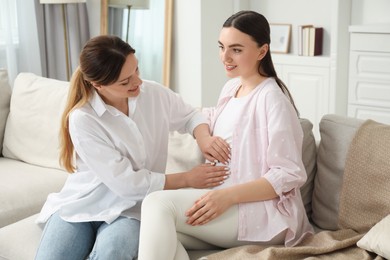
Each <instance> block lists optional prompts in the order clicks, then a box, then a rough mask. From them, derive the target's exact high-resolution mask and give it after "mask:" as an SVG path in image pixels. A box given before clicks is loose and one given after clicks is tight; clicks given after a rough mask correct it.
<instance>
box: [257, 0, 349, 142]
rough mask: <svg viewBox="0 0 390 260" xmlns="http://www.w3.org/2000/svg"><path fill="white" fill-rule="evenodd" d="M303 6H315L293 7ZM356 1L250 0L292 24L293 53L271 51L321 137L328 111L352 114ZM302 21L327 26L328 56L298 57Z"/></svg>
mask: <svg viewBox="0 0 390 260" xmlns="http://www.w3.org/2000/svg"><path fill="white" fill-rule="evenodd" d="M298 5H299V6H303V5H304V6H306V7H307V8H308V10H311V11H310V12H308V13H307V15H302V13H300V12H294V11H293V12H292V11H291V10H295V8H296V6H298ZM317 5H318V7H317ZM351 6H352V3H351V0H330V1H321V2H313V1H310V0H299V1H284V0H261V1H258V0H252V1H250V7H251V9H254V10H256V11H259V12H260V13H262V14H264V16H265V17H267V19H268V21H269V22H270V23H291V24H292V37H291V45H290V47H291V48H290V53H288V54H276V53H272V59H273V62H274V65H275V69H276V71H277V73H278V76H279V77H280V78H281V79H282V80H283V82H284V83H285V84H286V85H287V87H288V88H289V90H290V91H291V94H292V96H293V98H294V101H295V104H296V106H297V107H298V109H299V112H300V115H301V117H302V118H307V119H309V120H310V121H311V122H312V123H313V134H314V136H315V137H316V139H317V140H319V139H320V133H319V131H318V128H319V127H318V126H319V123H320V121H321V118H322V117H323V116H324V115H325V114H340V115H347V106H348V55H349V33H348V28H349V26H350V17H351ZM302 24H313V25H314V26H316V27H323V28H324V42H323V55H321V56H314V57H308V56H298V31H297V30H298V26H299V25H302Z"/></svg>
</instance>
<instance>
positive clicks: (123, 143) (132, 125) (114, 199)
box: [37, 80, 206, 223]
mask: <svg viewBox="0 0 390 260" xmlns="http://www.w3.org/2000/svg"><path fill="white" fill-rule="evenodd" d="M129 109H130V116H127V115H124V114H123V113H121V112H120V111H119V110H117V109H116V108H114V107H112V106H109V105H107V104H105V103H104V102H103V100H102V99H101V98H100V96H99V95H98V94H97V93H96V92H95V93H94V95H93V96H92V98H91V99H90V101H89V103H87V104H86V105H84V106H83V107H81V108H78V109H76V110H74V111H73V112H72V113H71V115H70V117H69V131H70V135H71V138H72V142H73V144H74V147H75V151H76V165H77V171H76V172H75V173H73V174H70V175H69V176H68V178H67V181H66V183H65V185H64V187H63V188H62V190H61V191H60V192H59V193H52V194H50V195H49V196H48V198H47V201H46V203H45V205H44V206H43V208H42V211H41V213H40V215H39V217H38V219H37V223H44V222H46V221H47V220H48V218H49V217H50V216H51V215H52V214H53V213H55V212H57V211H58V212H59V214H60V216H61V217H62V218H63V219H64V220H66V221H70V222H84V221H105V222H107V223H111V222H112V221H114V220H115V219H116V218H117V217H119V216H126V217H131V218H136V219H140V204H141V201H142V199H143V198H144V197H145V196H146V195H147V194H149V193H151V192H153V191H156V190H162V189H163V187H164V184H165V176H164V174H163V173H164V172H165V167H166V160H167V150H168V136H169V131H173V130H177V131H179V132H181V133H185V132H187V133H192V132H193V130H194V128H195V127H196V126H198V125H199V124H202V123H206V120H205V117H204V116H203V115H202V114H201V113H199V112H197V111H196V110H195V109H194V108H192V107H191V106H189V105H187V104H185V103H184V102H183V100H182V99H181V98H180V97H179V96H178V95H177V94H176V93H174V92H173V91H171V90H170V89H168V88H166V87H163V86H161V85H159V84H158V83H156V82H151V81H146V80H144V82H143V84H142V86H141V92H140V95H139V96H138V97H137V98H136V99H129Z"/></svg>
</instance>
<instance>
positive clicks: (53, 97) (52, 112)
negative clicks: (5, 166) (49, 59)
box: [3, 73, 69, 169]
mask: <svg viewBox="0 0 390 260" xmlns="http://www.w3.org/2000/svg"><path fill="white" fill-rule="evenodd" d="M68 85H69V83H68V82H65V81H58V80H54V79H49V78H43V77H39V76H36V75H34V74H32V73H20V74H19V75H18V76H17V77H16V79H15V83H14V88H13V90H12V96H11V105H10V113H9V117H8V120H7V124H6V129H5V135H4V144H3V145H4V147H3V155H4V157H8V158H11V159H17V160H21V161H24V162H27V163H30V164H35V165H38V166H43V167H52V168H57V169H60V166H59V160H58V158H59V140H58V133H59V129H60V120H61V115H62V112H63V109H64V107H65V102H66V99H67V93H68Z"/></svg>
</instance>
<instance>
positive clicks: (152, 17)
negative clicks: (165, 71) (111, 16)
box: [129, 0, 165, 83]
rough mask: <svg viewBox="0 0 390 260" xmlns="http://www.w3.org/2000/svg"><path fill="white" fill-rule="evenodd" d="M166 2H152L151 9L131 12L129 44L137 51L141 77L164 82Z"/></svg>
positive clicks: (151, 0) (158, 0) (153, 0)
mask: <svg viewBox="0 0 390 260" xmlns="http://www.w3.org/2000/svg"><path fill="white" fill-rule="evenodd" d="M164 10H165V1H161V0H150V2H149V9H146V10H132V11H131V12H130V30H129V31H130V33H129V44H130V45H132V47H133V48H134V49H136V56H137V58H138V60H139V69H140V72H141V76H142V77H143V78H145V79H150V80H155V81H157V82H160V83H163V82H162V67H163V51H164V31H165V25H164V17H165V12H164Z"/></svg>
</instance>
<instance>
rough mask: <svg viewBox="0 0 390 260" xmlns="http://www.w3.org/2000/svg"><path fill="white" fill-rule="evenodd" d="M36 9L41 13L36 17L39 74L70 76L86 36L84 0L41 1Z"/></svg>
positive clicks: (59, 78) (66, 78)
mask: <svg viewBox="0 0 390 260" xmlns="http://www.w3.org/2000/svg"><path fill="white" fill-rule="evenodd" d="M62 8H64V10H63V9H62ZM63 11H64V13H65V21H64V20H63ZM37 13H41V14H42V15H40V16H39V18H38V19H37V24H38V33H39V36H40V50H41V60H42V75H43V76H45V77H49V78H54V79H58V80H70V77H71V75H72V73H73V72H74V71H75V69H76V68H77V66H78V57H79V55H80V51H81V49H82V47H83V46H84V44H85V43H86V42H87V41H88V39H89V38H90V34H89V27H88V14H87V8H86V4H85V3H80V4H64V5H61V4H42V5H41V10H38V11H37ZM64 30H66V34H67V37H66V38H67V40H65V35H64ZM67 55H68V56H67Z"/></svg>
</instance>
